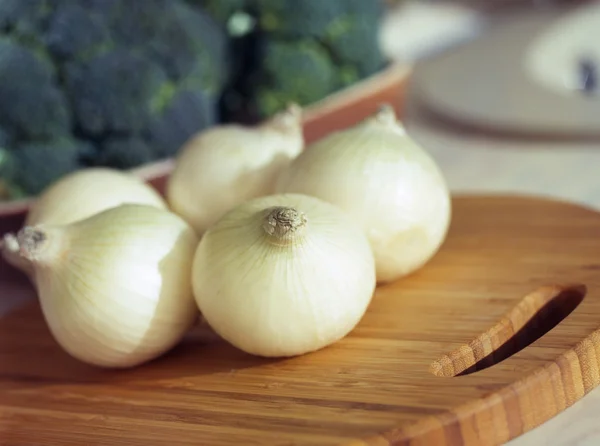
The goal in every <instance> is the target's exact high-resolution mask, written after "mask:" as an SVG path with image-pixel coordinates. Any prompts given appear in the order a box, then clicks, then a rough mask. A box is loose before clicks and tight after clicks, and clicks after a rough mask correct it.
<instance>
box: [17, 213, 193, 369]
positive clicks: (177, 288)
mask: <svg viewBox="0 0 600 446" xmlns="http://www.w3.org/2000/svg"><path fill="white" fill-rule="evenodd" d="M15 240H16V243H17V244H18V252H19V255H20V256H22V257H23V258H24V259H26V260H27V261H28V262H29V264H30V265H31V268H32V270H33V275H32V277H33V280H34V281H35V285H36V289H37V291H38V295H39V299H40V304H41V308H42V311H43V315H44V318H45V320H46V322H47V324H48V326H49V328H50V331H51V333H52V335H53V336H54V338H55V339H56V341H57V342H58V343H59V344H60V345H61V346H62V347H63V348H64V349H65V350H66V351H67V352H68V353H69V354H70V355H72V356H73V357H75V358H77V359H79V360H81V361H84V362H86V363H89V364H93V365H96V366H101V367H111V368H125V367H132V366H136V365H139V364H142V363H144V362H146V361H149V360H151V359H154V358H156V357H158V356H159V355H161V354H163V353H164V352H166V351H167V350H169V349H170V348H172V347H173V346H174V345H175V344H177V343H178V342H179V341H180V339H181V338H182V337H183V336H184V334H185V333H186V331H187V330H188V329H189V328H190V327H191V326H192V324H193V323H194V321H195V320H196V319H197V317H198V309H197V306H196V304H195V301H194V297H193V293H192V285H191V270H192V262H193V257H194V253H195V250H196V247H197V243H198V238H197V236H196V234H195V232H194V230H193V229H192V228H191V227H190V226H189V225H188V224H187V223H186V222H185V221H184V220H183V219H181V218H180V217H178V216H177V215H175V214H173V213H171V212H169V211H167V210H164V209H159V208H157V207H153V206H149V205H133V204H131V205H130V204H124V205H120V206H117V207H114V208H111V209H108V210H105V211H103V212H100V213H98V214H95V215H93V216H91V217H88V218H86V219H84V220H80V221H77V222H74V223H69V224H63V225H49V224H38V225H34V226H26V227H24V228H23V229H22V230H21V231H20V232H19V233H18V234H17V236H16V238H15Z"/></svg>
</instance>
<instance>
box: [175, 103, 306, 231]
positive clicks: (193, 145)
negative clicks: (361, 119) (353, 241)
mask: <svg viewBox="0 0 600 446" xmlns="http://www.w3.org/2000/svg"><path fill="white" fill-rule="evenodd" d="M303 146H304V139H303V134H302V121H301V109H300V107H298V106H297V105H295V104H291V105H290V106H289V107H287V109H285V110H283V111H282V112H280V113H278V114H277V115H275V116H273V117H272V118H271V119H269V120H267V121H266V122H264V123H262V124H260V125H257V126H254V127H250V126H243V125H238V124H228V125H220V126H214V127H211V128H209V129H207V130H205V131H203V132H201V133H199V134H198V135H197V136H195V137H193V138H192V139H190V140H189V141H188V142H187V143H186V145H185V146H184V147H183V148H182V150H181V152H180V153H179V155H178V157H177V159H176V161H175V168H174V170H173V172H172V174H171V176H170V177H169V181H168V183H167V190H166V196H167V201H168V203H169V206H170V207H171V209H172V210H173V211H174V212H176V213H177V214H179V215H181V216H182V217H183V218H184V219H185V220H187V221H188V222H189V223H190V224H191V225H192V226H193V227H194V228H195V229H196V231H197V233H198V234H202V233H204V231H206V229H207V228H208V227H209V226H211V225H212V224H213V223H215V222H216V221H217V220H218V219H219V218H220V217H221V216H222V215H223V214H225V212H227V211H228V210H230V209H231V208H233V207H234V206H237V205H238V204H240V203H243V202H244V201H246V200H249V199H252V198H256V197H259V196H264V195H269V194H271V193H273V191H274V188H275V183H276V179H277V176H278V175H279V172H280V171H281V170H282V169H283V168H285V167H287V166H288V165H289V163H290V161H291V160H292V159H294V158H295V157H296V156H297V155H298V154H299V153H300V151H301V150H302V148H303Z"/></svg>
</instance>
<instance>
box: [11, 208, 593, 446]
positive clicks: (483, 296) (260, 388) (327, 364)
mask: <svg viewBox="0 0 600 446" xmlns="http://www.w3.org/2000/svg"><path fill="white" fill-rule="evenodd" d="M598 252H600V214H598V213H596V212H594V211H591V210H588V209H584V208H581V207H578V206H575V205H569V204H564V203H557V202H553V201H546V200H539V199H532V198H516V197H500V196H496V197H492V196H487V197H457V198H455V199H454V218H453V222H452V226H451V230H450V233H449V237H448V239H447V241H446V243H445V244H444V246H443V248H442V250H441V251H440V252H439V254H438V255H437V256H435V258H434V259H433V260H432V261H431V262H430V263H429V264H428V265H426V267H424V268H423V269H422V270H420V271H419V272H417V273H416V274H413V275H412V276H410V277H408V278H406V279H404V280H402V281H398V282H397V283H394V284H390V285H387V286H382V287H380V288H378V290H377V291H376V295H375V297H374V300H373V302H372V304H371V306H370V308H369V311H368V313H367V314H366V315H365V317H364V318H363V320H362V321H361V323H360V324H359V326H358V327H356V329H355V330H354V331H353V332H352V334H351V335H350V336H348V337H347V338H346V339H344V340H342V341H341V342H339V343H337V344H336V345H334V346H331V347H330V348H326V349H323V350H321V351H319V352H316V353H314V354H310V355H305V356H302V357H297V358H292V359H286V360H264V359H259V358H255V357H252V356H249V355H246V354H243V353H241V352H240V351H238V350H236V349H234V348H233V347H231V346H229V345H227V344H226V343H224V342H222V341H220V340H218V339H216V338H215V337H214V336H211V335H210V333H208V332H205V331H204V332H203V331H201V330H195V331H194V332H192V333H190V335H189V336H188V337H187V338H186V339H185V341H184V342H183V343H182V344H181V345H180V346H178V347H177V348H176V349H175V350H174V351H172V352H171V353H170V354H168V355H166V356H165V357H163V358H161V359H159V360H156V361H154V362H152V363H150V364H147V365H145V366H142V367H139V368H137V369H133V370H130V371H121V372H113V371H105V370H99V369H95V368H92V367H89V366H86V365H84V364H81V363H79V362H77V361H76V360H74V359H71V358H70V357H69V356H67V355H66V354H65V353H64V352H62V351H61V350H60V348H59V347H58V346H57V345H56V344H55V343H54V341H53V340H52V338H51V336H50V334H49V332H48V330H47V329H46V327H45V325H44V323H43V320H42V317H41V313H40V311H39V309H38V307H37V306H36V305H31V306H28V307H25V308H22V309H19V310H17V311H15V312H13V313H11V314H10V315H8V316H7V317H5V318H3V319H0V444H1V445H11V446H12V445H34V444H35V445H57V444H60V445H74V444H78V445H79V444H86V445H88V444H91V445H99V444H112V445H134V446H135V445H154V444H157V445H158V444H164V443H167V442H168V443H169V444H171V445H192V444H193V445H198V444H202V445H217V446H219V445H232V444H247V445H259V444H260V445H296V444H297V445H333V444H346V445H353V446H358V445H362V446H365V445H369V446H375V445H392V444H393V445H411V446H415V445H438V444H439V445H448V446H450V445H452V446H453V445H496V444H501V443H503V442H505V441H508V440H509V439H511V438H514V437H516V436H518V435H520V434H521V433H523V432H526V431H528V430H530V429H532V428H533V427H535V426H537V425H539V424H540V423H543V422H544V421H546V420H548V419H549V418H550V417H552V416H554V415H556V414H557V413H558V412H560V411H562V410H563V409H565V408H566V407H568V406H570V405H571V404H573V403H574V402H575V401H577V400H578V399H580V398H581V397H582V396H583V395H585V394H586V393H588V392H589V391H590V390H591V389H593V388H594V387H595V386H597V385H598V383H599V382H600V368H599V365H600V360H599V358H600V351H598V350H599V349H600V332H598V331H596V330H597V329H598V327H600V294H599V293H598V291H597V288H598V286H599V285H600V276H599V274H598V271H599V270H600V261H599V260H600V256H599V254H598ZM557 283H573V284H584V285H585V286H586V287H587V294H586V296H585V298H584V299H583V301H582V302H581V303H580V304H579V305H578V306H577V308H575V309H574V310H573V311H572V313H571V314H570V315H569V316H567V317H566V319H564V320H563V321H562V322H561V323H559V324H558V325H557V326H556V327H554V328H553V329H552V330H550V331H549V332H548V333H547V334H545V335H544V336H542V337H541V338H539V339H537V340H536V341H535V342H533V343H531V344H530V345H528V346H526V347H525V348H523V349H522V350H521V351H519V352H518V353H516V354H514V355H512V356H511V357H509V358H508V359H505V360H504V361H502V362H500V363H498V364H493V365H490V366H489V367H487V368H485V369H483V370H478V371H474V372H473V373H469V374H467V375H463V376H454V377H440V376H435V375H434V374H433V373H431V371H430V367H431V366H432V364H433V363H434V362H435V361H436V360H439V359H440V357H442V356H443V355H444V354H448V353H449V352H450V353H451V352H453V351H454V350H455V349H457V348H459V347H460V346H463V345H465V344H467V343H469V342H470V341H471V340H473V339H476V338H477V337H478V336H480V335H481V334H482V333H484V332H486V331H487V330H489V329H490V328H493V327H494V326H495V325H496V324H500V326H506V325H502V320H503V317H506V316H507V315H509V316H510V315H511V314H512V313H511V309H514V308H524V307H523V306H524V305H525V306H527V305H530V308H531V309H532V310H531V311H530V313H532V314H533V313H534V312H536V311H537V310H536V309H540V308H543V307H544V306H545V304H547V303H548V302H553V301H555V298H552V297H553V296H555V295H564V293H563V292H562V291H563V288H552V287H554V286H555V285H554V284H557ZM20 286H22V287H26V286H27V285H26V283H22V284H21V285H20ZM541 287H549V288H544V289H542V290H540V291H536V290H538V289H540V288H541ZM566 291H567V294H566V295H567V299H566V301H569V302H571V304H570V306H571V307H574V306H575V305H573V299H574V300H575V301H576V303H579V301H581V299H580V297H581V294H582V293H583V289H582V288H577V286H575V287H571V288H570V287H567V288H566ZM19 292H22V291H19ZM532 292H533V294H530V293H532ZM528 295H529V297H527V298H526V300H525V301H524V302H525V303H524V304H523V303H521V304H519V302H521V301H522V299H523V297H525V296H528ZM519 305H520V306H519ZM566 307H567V308H569V305H566ZM555 308H558V309H559V310H560V311H559V313H560V312H562V313H563V315H564V313H566V312H567V311H564V308H565V305H562V304H561V305H557V306H556V307H555ZM513 311H514V310H513ZM509 319H511V318H509ZM526 320H527V317H524V318H522V319H520V320H517V319H516V318H512V319H511V321H512V322H513V323H514V324H516V325H515V326H514V327H513V328H511V330H513V331H516V332H518V331H519V328H518V327H519V326H521V327H522V326H524V325H526V324H527V322H526ZM532 330H533V331H534V332H535V331H536V330H535V329H532Z"/></svg>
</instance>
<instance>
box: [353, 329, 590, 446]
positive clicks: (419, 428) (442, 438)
mask: <svg viewBox="0 0 600 446" xmlns="http://www.w3.org/2000/svg"><path fill="white" fill-rule="evenodd" d="M599 358H600V329H598V330H596V331H594V332H593V333H592V334H590V335H589V336H588V337H587V338H585V339H584V340H583V341H581V342H579V343H578V344H577V345H576V346H575V347H574V348H573V349H571V350H569V351H567V352H565V353H563V354H562V355H560V356H559V357H558V359H557V360H556V361H555V362H551V363H549V364H547V365H545V366H542V367H540V368H538V369H537V370H536V371H534V372H533V373H531V374H530V375H528V376H526V377H524V378H523V379H521V380H519V381H517V382H515V383H513V384H511V385H508V386H506V387H504V388H503V389H501V390H499V391H497V392H493V393H491V394H490V395H488V396H486V397H484V398H481V399H479V400H474V401H471V402H468V403H465V404H463V405H460V406H458V407H456V408H455V409H453V410H451V411H448V412H445V413H443V414H441V415H437V416H430V417H426V418H423V419H421V420H420V421H418V422H416V423H414V424H411V425H409V426H407V427H404V428H399V429H393V430H390V431H388V432H385V433H382V434H381V435H376V436H373V437H369V438H366V439H364V440H356V441H350V442H347V443H344V446H392V445H393V446H416V445H429V444H431V445H434V444H435V445H437V446H481V445H500V444H503V443H506V442H507V441H510V440H512V439H514V438H516V437H518V436H520V435H522V434H524V433H526V432H528V431H530V430H531V429H533V428H535V427H537V426H539V425H541V424H542V423H544V422H546V421H548V420H549V419H550V418H552V417H554V416H556V415H558V414H559V413H560V412H562V411H563V410H565V409H566V408H568V407H570V406H572V405H573V404H574V403H575V402H577V401H579V400H580V399H581V398H583V397H584V396H585V395H587V394H588V393H589V392H590V391H592V390H593V389H594V388H596V387H597V386H598V385H599V384H600V359H599ZM544 395H553V397H550V398H546V399H545V400H544ZM535 399H537V400H538V401H537V404H534V402H533V400H535Z"/></svg>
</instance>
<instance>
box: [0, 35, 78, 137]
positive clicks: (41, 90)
mask: <svg viewBox="0 0 600 446" xmlns="http://www.w3.org/2000/svg"><path fill="white" fill-rule="evenodd" d="M0 79H1V82H0V104H2V106H0V125H2V126H3V127H4V128H5V129H6V130H7V131H8V132H9V133H10V134H11V136H13V137H16V138H21V137H29V138H44V137H56V136H60V135H64V134H68V133H69V131H70V117H69V112H68V108H67V101H66V99H65V97H64V95H63V93H62V92H61V91H60V90H59V89H58V88H57V85H56V83H55V81H54V76H53V72H52V69H51V67H50V66H48V65H47V64H46V63H45V61H43V60H40V59H39V58H38V57H36V55H35V54H34V53H33V52H31V51H30V50H28V49H27V48H25V47H23V46H21V45H19V44H17V43H15V42H13V41H12V40H10V39H8V38H6V37H0Z"/></svg>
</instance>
